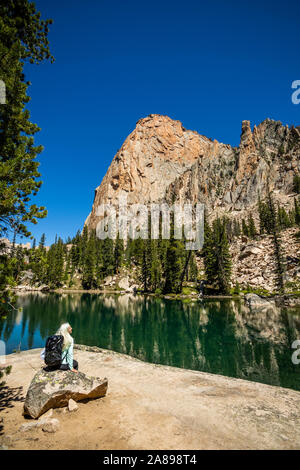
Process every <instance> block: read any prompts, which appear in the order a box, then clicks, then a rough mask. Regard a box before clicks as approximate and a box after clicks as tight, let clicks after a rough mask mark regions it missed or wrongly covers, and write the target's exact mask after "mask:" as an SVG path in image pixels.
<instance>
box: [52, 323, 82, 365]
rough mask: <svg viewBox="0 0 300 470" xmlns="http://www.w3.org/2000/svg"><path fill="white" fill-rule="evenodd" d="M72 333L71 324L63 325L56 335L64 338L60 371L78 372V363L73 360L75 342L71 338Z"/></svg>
mask: <svg viewBox="0 0 300 470" xmlns="http://www.w3.org/2000/svg"><path fill="white" fill-rule="evenodd" d="M71 333H72V327H71V325H70V324H69V323H63V324H62V325H61V327H60V328H59V329H58V330H57V332H56V333H55V334H56V335H61V336H63V338H64V342H63V347H62V361H61V366H60V369H61V370H71V371H72V372H78V362H77V361H75V359H73V346H74V340H73V338H72V336H71Z"/></svg>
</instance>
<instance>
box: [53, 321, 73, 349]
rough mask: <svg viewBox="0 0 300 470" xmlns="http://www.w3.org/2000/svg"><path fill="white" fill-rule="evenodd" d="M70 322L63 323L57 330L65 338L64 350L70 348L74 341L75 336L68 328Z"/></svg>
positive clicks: (57, 333)
mask: <svg viewBox="0 0 300 470" xmlns="http://www.w3.org/2000/svg"><path fill="white" fill-rule="evenodd" d="M70 326H71V325H70V323H63V324H62V325H61V326H60V327H59V329H58V330H57V332H56V333H55V334H56V335H61V336H63V338H64V342H63V351H65V350H66V349H68V347H69V346H70V345H71V343H72V341H73V338H72V336H71V335H70V333H69V332H68V328H70Z"/></svg>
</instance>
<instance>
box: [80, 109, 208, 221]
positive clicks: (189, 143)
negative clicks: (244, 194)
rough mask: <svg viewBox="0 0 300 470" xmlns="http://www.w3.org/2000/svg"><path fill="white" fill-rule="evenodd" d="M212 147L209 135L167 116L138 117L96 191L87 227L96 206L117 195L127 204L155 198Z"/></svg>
mask: <svg viewBox="0 0 300 470" xmlns="http://www.w3.org/2000/svg"><path fill="white" fill-rule="evenodd" d="M213 147H214V144H213V143H212V142H211V140H210V139H208V138H207V137H204V136H201V135H199V134H198V133H197V132H194V131H189V130H186V129H185V128H184V127H183V126H182V124H181V122H180V121H174V120H173V119H170V118H169V117H168V116H161V115H159V114H150V115H149V116H147V117H146V118H143V119H140V120H139V121H138V122H137V124H136V128H135V129H134V131H133V132H132V133H131V134H130V135H129V136H128V137H127V139H126V140H125V142H124V144H123V145H122V147H121V149H120V150H119V151H118V152H117V154H116V155H115V157H114V159H113V161H112V163H111V165H110V167H109V169H108V171H107V173H106V175H105V176H104V178H103V180H102V183H101V185H100V186H99V187H98V188H97V189H96V191H95V199H94V204H93V209H92V212H91V214H90V215H89V217H88V219H87V221H86V223H87V225H88V227H90V228H95V227H96V224H97V220H98V218H97V216H96V209H97V207H98V206H99V205H100V204H102V203H107V202H109V201H110V202H112V203H118V196H119V195H123V194H126V195H127V200H128V203H130V204H134V203H144V204H147V203H149V202H155V201H158V200H159V199H161V198H162V197H163V196H164V194H165V191H166V189H167V187H168V186H169V185H170V184H171V183H172V182H173V181H174V180H175V179H176V178H177V177H179V176H180V175H182V174H183V173H184V172H185V171H186V170H187V169H188V168H190V167H191V166H192V165H193V164H194V163H195V162H196V161H197V159H198V158H199V157H200V156H203V155H206V154H209V153H210V152H212V151H213V150H212V149H213Z"/></svg>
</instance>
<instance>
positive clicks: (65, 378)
mask: <svg viewBox="0 0 300 470" xmlns="http://www.w3.org/2000/svg"><path fill="white" fill-rule="evenodd" d="M107 386H108V382H107V379H106V378H104V379H99V378H98V377H88V376H86V375H85V374H83V373H82V372H78V373H75V372H72V371H61V370H56V371H51V372H46V371H45V370H44V369H42V370H40V371H39V372H37V373H36V374H35V376H34V377H33V379H32V381H31V384H30V386H29V389H28V391H27V395H26V398H25V403H24V414H25V415H29V416H31V417H32V418H38V417H39V416H41V415H42V414H43V413H45V412H46V411H48V410H49V409H50V408H62V407H64V406H67V405H68V402H69V400H70V398H72V399H73V400H74V401H80V400H87V399H94V398H101V397H104V396H105V394H106V391H107Z"/></svg>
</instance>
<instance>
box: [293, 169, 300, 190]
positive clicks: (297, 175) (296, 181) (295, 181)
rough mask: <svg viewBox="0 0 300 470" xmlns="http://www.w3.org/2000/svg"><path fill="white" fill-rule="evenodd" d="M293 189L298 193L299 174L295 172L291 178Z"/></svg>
mask: <svg viewBox="0 0 300 470" xmlns="http://www.w3.org/2000/svg"><path fill="white" fill-rule="evenodd" d="M293 186H294V191H295V193H297V194H300V175H299V174H296V175H295V176H294V180H293Z"/></svg>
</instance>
